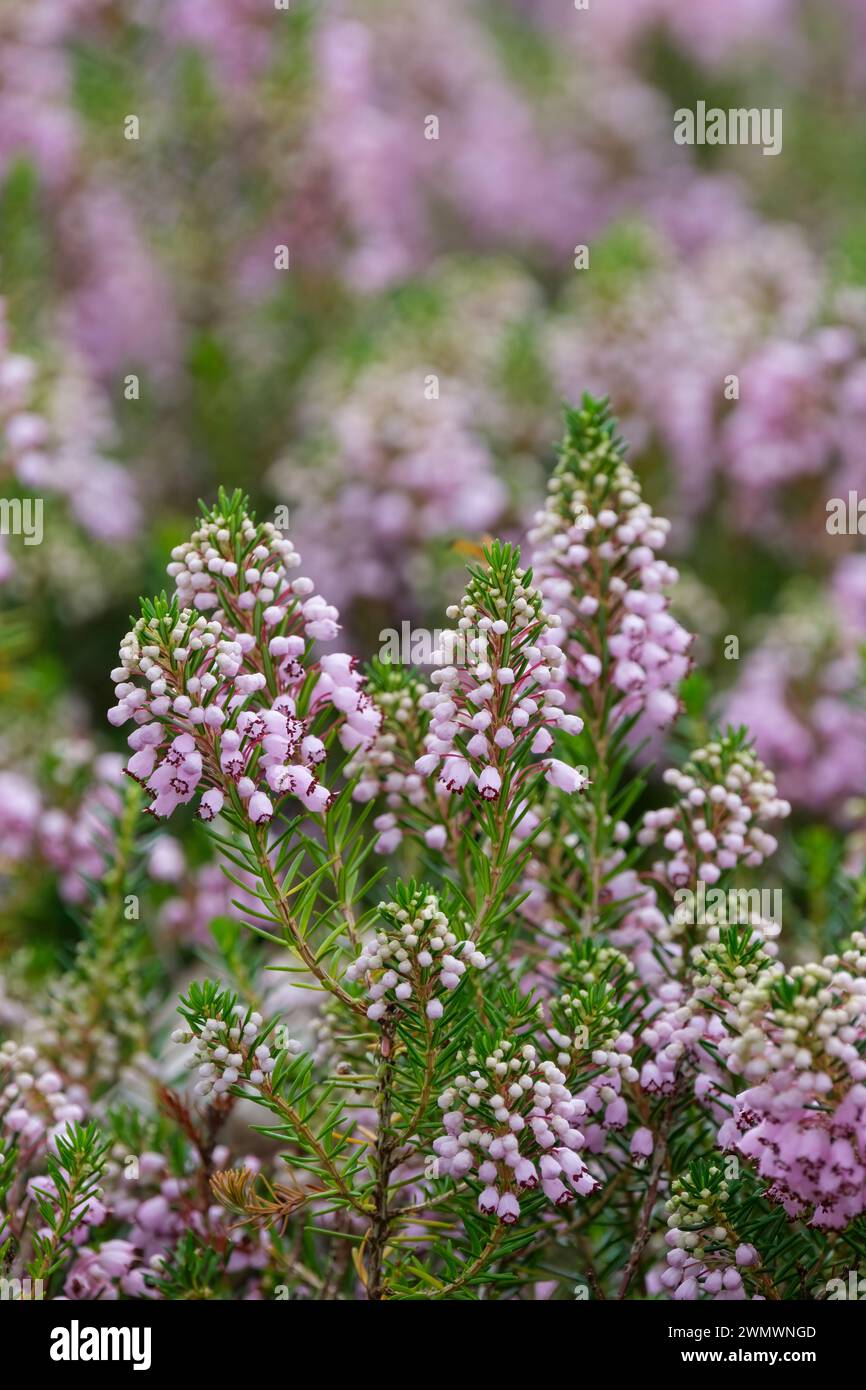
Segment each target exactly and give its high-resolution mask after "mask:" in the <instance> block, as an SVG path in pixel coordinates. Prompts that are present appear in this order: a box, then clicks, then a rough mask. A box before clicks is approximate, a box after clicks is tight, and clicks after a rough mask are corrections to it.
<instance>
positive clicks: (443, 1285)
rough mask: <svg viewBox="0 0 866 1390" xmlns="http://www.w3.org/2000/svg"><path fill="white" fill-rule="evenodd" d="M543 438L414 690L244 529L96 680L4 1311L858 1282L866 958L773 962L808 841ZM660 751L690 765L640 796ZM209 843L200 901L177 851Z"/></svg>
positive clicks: (16, 1081) (16, 1095) (10, 1047)
mask: <svg viewBox="0 0 866 1390" xmlns="http://www.w3.org/2000/svg"><path fill="white" fill-rule="evenodd" d="M565 424H566V429H565V437H564V440H563V443H562V446H561V449H560V457H559V463H558V464H557V466H556V468H555V469H554V472H553V474H552V476H551V480H550V485H549V490H548V497H547V501H546V503H545V506H544V507H543V508H542V509H541V511H540V512H539V513H538V516H537V518H536V521H535V524H534V526H533V528H532V531H531V533H530V536H529V539H528V545H527V547H526V552H525V553H526V560H524V558H523V554H522V553H521V551H520V550H519V549H518V547H517V546H516V545H514V544H512V543H503V542H499V541H493V542H491V543H490V544H489V545H487V546H486V547H485V548H484V550H483V553H482V555H481V556H480V557H479V558H478V560H477V561H475V562H473V563H471V564H470V565H469V566H468V572H467V576H466V581H465V587H464V590H463V592H462V594H459V595H456V596H455V601H454V603H453V604H451V605H450V606H449V608H448V609H447V612H446V620H447V622H448V623H450V624H451V626H450V627H447V628H444V629H443V630H442V632H441V634H440V644H441V645H440V650H439V651H438V652H437V659H438V664H436V665H434V667H433V669H432V671H431V672H429V673H427V674H426V675H422V674H421V673H419V672H415V671H413V670H411V669H407V668H403V667H399V666H394V665H390V664H389V663H387V662H385V661H383V660H381V659H374V660H373V661H372V662H371V663H370V664H369V665H368V666H367V667H366V668H363V667H361V666H360V664H359V663H358V662H357V661H356V660H355V659H354V658H352V657H350V656H348V655H346V654H344V653H340V652H339V651H331V650H328V647H329V646H331V645H332V644H334V643H335V642H337V641H338V637H339V616H338V614H337V612H336V610H335V609H334V608H333V607H332V606H331V605H329V604H328V603H327V601H326V600H325V599H324V598H322V597H321V596H320V595H318V594H317V593H316V592H315V589H314V585H313V584H312V582H311V581H310V580H308V579H306V578H304V577H302V576H299V575H297V574H296V571H298V570H299V569H300V559H299V556H298V554H297V552H296V550H295V548H294V546H293V544H292V543H291V542H290V541H289V539H288V538H287V537H286V536H284V535H283V534H282V533H281V532H280V531H279V530H278V528H277V527H276V526H275V525H274V524H273V523H271V522H269V521H265V522H258V521H256V519H255V517H254V516H253V515H252V513H251V512H250V510H249V506H248V503H247V501H246V499H245V498H244V497H243V496H242V495H241V494H240V493H239V492H236V493H234V494H231V495H229V494H227V493H221V494H220V495H219V497H218V499H217V502H216V504H215V505H214V507H212V508H204V509H203V513H202V518H201V520H200V521H199V523H198V524H197V526H196V529H195V530H194V531H193V532H192V535H191V537H190V539H189V541H188V542H185V543H183V544H181V545H179V546H177V547H175V549H174V550H173V552H172V555H171V560H170V564H169V575H170V577H171V579H172V581H173V585H174V592H173V593H171V594H169V593H168V592H166V593H163V594H161V595H159V596H157V597H156V598H154V599H152V600H144V601H143V603H142V610H141V616H140V617H137V618H135V619H134V620H133V621H132V623H131V626H130V630H129V632H128V633H127V634H126V635H125V636H124V637H123V639H122V642H121V646H120V657H119V662H120V664H119V665H118V666H117V667H116V668H115V670H114V671H113V672H112V678H113V681H114V684H115V698H116V704H115V705H114V706H112V708H111V710H110V711H109V719H110V722H111V724H113V725H115V726H116V727H119V728H123V727H124V726H126V728H127V739H128V743H129V758H128V761H127V764H126V773H127V775H128V776H127V783H126V790H125V791H124V789H123V787H122V786H121V787H119V788H118V787H117V784H116V783H111V782H109V785H110V786H112V787H113V788H114V790H113V791H112V794H111V795H110V796H106V795H105V794H103V798H102V801H101V802H100V803H99V811H98V815H99V816H100V817H101V819H102V822H103V826H104V833H103V835H102V836H101V837H100V838H99V840H98V841H97V842H95V843H97V844H98V847H99V857H100V858H101V861H102V869H101V871H100V872H99V873H94V874H93V876H92V877H91V878H89V879H87V880H86V881H85V882H86V889H87V893H88V895H89V905H88V906H86V907H85V908H84V909H83V916H82V938H81V941H80V944H79V947H78V952H77V955H76V959H75V962H74V964H73V965H72V967H71V968H70V970H69V971H68V972H67V973H66V975H65V976H64V977H63V979H62V981H61V983H60V985H59V986H58V987H57V988H55V989H54V990H53V991H52V994H51V998H50V1001H49V1003H48V1005H47V1008H46V1009H44V1010H42V1012H41V1015H40V1016H39V1017H35V1016H33V1015H32V1014H31V1013H30V1012H29V1011H28V1010H27V1008H26V1007H18V1009H17V1011H16V1009H15V1008H13V1007H12V1003H13V1001H12V999H11V998H10V999H9V1001H8V1002H7V1001H0V1002H2V1005H3V1012H2V1017H3V1028H4V1032H5V1033H6V1034H7V1035H8V1037H7V1041H5V1042H4V1043H3V1045H2V1049H0V1067H2V1089H0V1116H2V1125H3V1157H2V1165H0V1194H2V1204H3V1205H2V1221H3V1226H2V1230H0V1257H2V1262H3V1270H4V1277H8V1278H11V1279H17V1280H19V1281H24V1280H26V1279H29V1280H31V1281H36V1280H39V1281H41V1286H42V1287H43V1288H44V1290H45V1291H46V1296H50V1297H55V1296H58V1295H60V1294H62V1295H63V1296H65V1297H69V1298H88V1297H100V1298H167V1299H174V1298H220V1299H231V1298H275V1299H281V1298H303V1299H325V1300H327V1299H372V1300H375V1301H383V1300H394V1299H397V1300H418V1299H424V1300H450V1299H485V1300H490V1299H494V1300H498V1299H511V1298H520V1299H535V1298H545V1297H551V1296H552V1297H571V1296H573V1295H574V1291H575V1289H576V1290H577V1291H578V1296H579V1297H585V1296H589V1297H593V1298H615V1299H633V1298H640V1299H645V1298H674V1299H677V1300H692V1299H722V1300H729V1299H752V1298H759V1299H789V1298H802V1297H819V1296H824V1295H822V1290H824V1291H826V1288H827V1287H828V1284H829V1281H831V1280H834V1279H839V1278H841V1279H842V1280H843V1281H844V1280H845V1278H846V1277H847V1274H846V1271H847V1270H848V1269H849V1267H851V1266H852V1264H853V1263H856V1261H857V1259H858V1258H859V1257H860V1255H861V1252H862V1250H863V1248H864V1235H863V1226H862V1223H863V1219H864V1212H863V1191H864V1171H863V1166H864V1164H866V1150H864V1147H863V1133H864V1127H863V1126H864V1118H863V1117H864V1114H866V1088H864V1079H866V1056H864V1053H866V1031H864V1019H863V1014H864V1007H866V1005H864V1000H866V944H864V939H863V936H862V933H861V932H859V930H854V931H853V932H851V931H850V929H849V934H848V937H847V939H842V940H840V941H839V942H838V944H837V945H834V946H833V948H832V950H831V952H830V953H829V954H826V953H825V954H823V955H822V956H816V957H815V958H813V959H812V960H805V961H803V960H799V961H796V962H795V963H789V957H788V955H787V953H786V942H785V935H784V932H782V933H781V935H780V933H779V926H780V924H779V922H777V921H770V920H767V918H766V917H764V916H763V915H762V914H761V912H760V911H759V910H758V908H757V907H756V906H755V902H756V901H761V896H760V893H759V894H758V895H757V898H755V897H754V889H755V888H757V887H760V886H761V885H764V884H766V883H767V882H768V881H772V882H778V881H779V880H778V875H777V872H776V871H775V870H773V869H772V867H771V865H772V861H773V859H774V856H775V854H776V850H777V831H778V826H779V824H780V823H781V822H783V821H784V820H785V819H786V818H787V816H788V815H789V813H790V810H791V808H790V806H789V804H788V802H787V801H785V800H784V799H783V798H782V797H781V796H779V794H778V792H777V789H776V785H775V781H774V778H773V776H772V773H771V772H769V771H768V769H767V768H766V767H765V765H764V764H763V763H762V762H761V761H760V759H758V758H757V756H756V755H755V753H754V751H753V749H752V747H751V745H750V741H749V737H748V732H747V730H746V729H744V728H737V729H734V728H727V729H721V730H717V731H707V732H703V734H702V736H701V737H698V733H699V730H698V727H697V726H696V724H695V722H694V720H693V719H692V718H691V717H690V716H689V715H688V714H687V713H685V712H684V709H683V705H682V695H681V692H682V690H683V689H685V688H686V687H687V685H688V680H689V679H690V672H691V661H692V658H691V655H690V649H691V639H690V635H689V633H688V632H687V631H686V630H685V628H684V627H683V626H682V625H681V624H680V623H679V622H678V621H677V620H676V619H675V618H674V617H673V615H672V613H671V610H670V598H671V591H672V589H673V586H675V584H676V580H677V574H676V571H675V569H674V568H673V567H672V566H671V565H669V564H668V563H667V562H666V561H665V560H664V559H663V558H662V552H663V550H664V547H665V543H666V540H667V535H668V525H667V522H666V521H665V519H664V518H662V517H659V516H657V515H656V514H655V513H654V512H653V511H652V509H651V508H650V507H649V506H648V504H647V503H645V502H644V501H643V498H642V491H641V486H640V481H639V479H638V477H637V475H636V474H635V473H634V472H633V471H632V469H631V468H630V467H629V465H628V463H627V462H626V459H625V452H624V447H623V445H622V443H621V442H620V440H619V437H618V435H617V432H616V426H615V422H614V420H613V419H612V418H611V416H610V414H609V412H608V409H607V406H606V404H605V403H604V402H603V401H599V400H595V399H593V398H591V397H588V396H587V397H585V398H584V399H583V401H582V403H581V404H580V406H579V407H576V408H573V409H569V410H568V411H567V412H566V421H565ZM530 561H531V563H530ZM659 724H664V725H667V726H671V725H675V726H677V727H679V728H680V729H681V731H682V733H681V737H682V739H683V741H685V742H687V743H688V744H690V745H691V746H688V747H686V748H685V750H684V752H683V755H682V756H681V758H680V760H679V762H678V763H677V765H676V766H673V767H671V768H669V769H668V770H667V771H665V772H664V775H663V776H662V778H661V779H660V781H657V782H655V783H654V784H653V789H650V788H649V786H648V782H647V777H648V768H647V764H646V750H645V745H646V742H647V740H648V739H649V740H650V742H652V740H654V739H655V738H656V730H657V727H658V725H659ZM130 726H131V731H129V730H130ZM641 750H643V752H642V751H641ZM19 800H20V795H19ZM143 811H146V812H148V813H149V818H150V820H151V821H153V820H155V821H156V823H157V824H156V828H155V829H147V828H146V825H147V817H145V816H143V815H142V814H141V813H142V812H143ZM191 814H192V815H194V817H195V822H197V824H198V827H199V829H198V831H197V832H196V834H197V836H198V835H200V836H201V837H203V840H202V843H203V842H204V839H206V840H207V841H208V842H209V844H210V846H211V855H210V857H209V858H200V859H199V860H198V865H197V866H196V863H195V862H190V861H189V860H188V859H187V856H186V854H185V853H184V852H183V851H182V850H181V848H180V841H178V840H177V839H175V838H174V836H173V834H172V833H171V832H170V831H169V830H168V828H167V825H166V823H167V822H168V821H172V823H175V822H178V821H181V822H182V820H183V818H184V817H186V818H187V821H188V820H189V817H190V815H191ZM32 819H33V821H34V822H38V820H39V807H38V805H37V807H36V809H35V811H34V813H33V816H32ZM189 828H190V829H192V827H189ZM20 833H21V834H22V835H23V836H24V843H28V842H29V841H28V837H30V836H32V835H34V834H35V833H36V831H35V829H34V827H33V826H31V825H30V824H29V823H28V822H26V821H25V822H24V823H23V824H22V826H21V831H20ZM211 867H212V869H213V870H214V871H216V872H218V873H219V874H220V876H221V877H222V880H223V882H224V883H225V885H226V887H225V895H224V896H222V897H219V896H217V898H216V902H217V903H218V904H219V907H220V915H212V916H211V922H210V931H209V932H205V936H204V938H200V935H199V934H200V931H201V928H199V927H195V928H193V926H192V923H193V922H194V921H195V920H196V919H197V916H198V914H199V913H200V912H201V910H202V909H201V908H199V907H198V906H196V903H197V896H196V895H197V894H198V893H200V892H206V893H213V891H214V890H213V888H212V887H205V879H204V878H203V877H202V876H203V875H205V876H206V875H207V874H209V873H210V872H211ZM768 876H770V877H769V880H768ZM154 884H156V887H157V890H158V891H157V897H156V899H155V901H156V903H157V904H158V903H159V902H160V900H161V899H160V895H161V893H163V892H169V893H170V894H173V895H174V896H170V897H169V899H168V905H171V904H172V903H173V904H174V909H173V913H172V918H171V920H172V929H171V930H172V934H171V935H170V936H168V937H167V938H165V940H164V942H163V944H162V947H161V949H160V951H159V952H156V953H155V952H154V950H153V941H152V938H150V937H149V935H148V933H146V932H144V931H143V930H142V927H141V925H140V920H139V905H140V901H141V895H142V894H147V893H148V892H152V891H153V885H154ZM166 885H171V888H170V889H169V888H166ZM699 888H700V889H701V891H702V893H703V894H704V895H705V896H706V900H707V902H708V903H709V910H708V911H706V912H705V913H700V914H695V913H694V912H692V913H689V912H688V911H684V910H683V906H682V904H683V894H684V893H685V894H688V893H691V894H694V895H697V892H698V889H699ZM714 891H715V893H716V896H715V897H713V896H712V894H713V892H714ZM783 891H784V888H783ZM211 901H213V900H211ZM849 901H850V903H851V904H852V905H853V904H855V903H856V901H858V898H857V894H856V893H855V892H852V893H851V894H850V898H849ZM729 904H733V905H734V906H733V909H731V907H729V906H728V905H729ZM165 907H166V904H164V905H163V910H165ZM857 920H858V919H856V918H852V926H854V927H856V924H857ZM186 922H188V923H189V924H190V931H191V933H192V934H191V935H190V936H189V937H188V938H187V943H188V944H187V947H186V948H184V947H183V943H182V938H181V941H180V942H178V941H177V939H176V937H177V933H178V932H181V933H182V931H183V927H184V924H185V923H186ZM205 940H209V943H210V944H209V945H202V944H198V945H195V943H196V942H197V941H205ZM193 946H194V950H195V954H194V955H193V957H192V958H191V960H190V959H189V958H187V960H186V967H185V968H186V972H187V983H186V984H185V987H184V988H183V992H182V993H181V996H180V999H179V1001H178V1000H177V998H176V996H175V998H174V1000H172V993H173V991H174V989H175V986H176V980H177V974H178V971H177V965H178V964H179V963H180V962H179V961H178V962H176V963H175V964H172V963H171V962H170V960H168V959H167V958H166V952H167V951H168V952H170V951H173V950H183V949H189V948H190V947H193ZM202 959H204V962H205V964H206V966H207V970H208V975H207V977H206V978H205V977H204V974H203V972H201V973H200V971H201V964H202ZM190 964H192V966H193V969H192V973H190V971H189V966H190ZM274 980H276V981H277V983H276V984H274V983H273V981H274ZM12 985H13V994H14V989H15V985H16V977H15V975H14V974H13V977H12ZM174 1008H176V1009H177V1014H175V1022H174V1023H172V1022H171V1021H170V1019H171V1014H172V1012H173V1009H174ZM178 1014H179V1019H178ZM169 1034H170V1036H169ZM21 1286H22V1287H24V1284H23V1282H22V1285H21Z"/></svg>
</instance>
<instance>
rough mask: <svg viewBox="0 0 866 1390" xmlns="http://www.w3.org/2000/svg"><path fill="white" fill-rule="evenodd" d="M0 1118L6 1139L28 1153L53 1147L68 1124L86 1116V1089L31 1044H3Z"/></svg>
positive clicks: (9, 1042)
mask: <svg viewBox="0 0 866 1390" xmlns="http://www.w3.org/2000/svg"><path fill="white" fill-rule="evenodd" d="M0 1080H2V1090H0V1117H2V1127H3V1132H4V1133H5V1135H6V1138H7V1142H17V1143H18V1144H19V1146H20V1147H21V1148H22V1149H24V1150H26V1151H29V1152H34V1151H38V1150H40V1149H42V1148H45V1147H46V1146H48V1147H51V1146H52V1145H53V1144H54V1143H55V1141H56V1139H57V1137H58V1135H62V1134H63V1133H64V1132H65V1130H66V1126H67V1125H68V1124H69V1123H75V1122H78V1121H81V1120H83V1119H84V1118H85V1115H86V1113H87V1108H88V1104H89V1101H88V1097H87V1093H86V1090H85V1089H84V1088H83V1087H82V1086H80V1085H77V1084H75V1083H72V1084H70V1083H68V1082H64V1080H63V1078H62V1076H60V1075H59V1074H58V1072H57V1071H56V1070H55V1069H54V1068H53V1067H52V1066H51V1065H50V1064H49V1063H48V1062H46V1060H45V1058H44V1057H42V1056H41V1055H40V1053H39V1051H38V1050H37V1049H36V1048H35V1047H32V1046H30V1044H18V1043H15V1042H13V1041H12V1040H9V1041H7V1042H4V1043H3V1045H2V1047H0Z"/></svg>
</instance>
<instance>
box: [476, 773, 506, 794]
mask: <svg viewBox="0 0 866 1390" xmlns="http://www.w3.org/2000/svg"><path fill="white" fill-rule="evenodd" d="M501 788H502V778H501V777H500V775H499V773H498V772H497V771H496V768H495V767H485V769H484V771H483V772H482V773H481V776H480V777H479V778H478V791H479V793H480V795H481V796H482V797H483V798H484V800H485V801H493V800H495V799H496V797H497V796H498V795H499V792H500V790H501Z"/></svg>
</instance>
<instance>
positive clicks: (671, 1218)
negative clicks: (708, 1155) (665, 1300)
mask: <svg viewBox="0 0 866 1390" xmlns="http://www.w3.org/2000/svg"><path fill="white" fill-rule="evenodd" d="M730 1195H731V1194H730V1186H729V1184H728V1181H727V1179H726V1178H725V1177H724V1175H723V1169H722V1166H721V1165H720V1164H719V1163H713V1162H706V1161H703V1162H702V1161H698V1162H695V1163H693V1164H692V1166H691V1169H690V1171H689V1172H688V1173H687V1174H686V1175H684V1177H682V1178H675V1179H674V1181H673V1183H672V1184H671V1195H670V1197H669V1198H668V1201H667V1212H668V1223H667V1224H668V1231H667V1235H666V1236H665V1243H666V1244H667V1247H668V1251H667V1255H666V1257H665V1263H666V1268H665V1269H664V1271H663V1272H661V1273H658V1272H657V1271H653V1272H651V1274H650V1278H649V1280H648V1284H649V1288H650V1292H653V1293H654V1292H666V1293H668V1294H672V1295H673V1297H674V1298H675V1299H676V1300H677V1301H686V1302H688V1301H690V1300H692V1299H696V1298H698V1297H699V1295H700V1293H705V1294H709V1295H710V1297H712V1298H713V1299H714V1300H715V1301H717V1302H737V1301H740V1300H742V1299H745V1298H749V1297H752V1298H763V1297H764V1295H763V1293H757V1292H752V1293H751V1294H750V1293H749V1292H748V1289H747V1287H746V1284H745V1283H744V1281H743V1275H744V1274H746V1275H747V1278H748V1280H749V1285H750V1286H751V1287H752V1289H754V1288H755V1287H756V1281H758V1280H759V1279H760V1269H759V1266H760V1257H759V1255H758V1252H757V1250H756V1249H755V1247H754V1245H750V1244H747V1243H746V1242H744V1241H739V1242H738V1240H737V1237H736V1234H735V1232H734V1231H733V1230H732V1227H731V1224H730V1220H729V1212H728V1204H729V1202H730Z"/></svg>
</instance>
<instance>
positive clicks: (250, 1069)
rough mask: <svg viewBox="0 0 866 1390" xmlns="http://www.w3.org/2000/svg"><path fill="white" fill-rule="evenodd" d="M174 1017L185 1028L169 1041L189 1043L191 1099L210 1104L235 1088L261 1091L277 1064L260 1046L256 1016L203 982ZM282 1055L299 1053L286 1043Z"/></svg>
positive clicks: (266, 1048) (265, 1033) (263, 1033)
mask: <svg viewBox="0 0 866 1390" xmlns="http://www.w3.org/2000/svg"><path fill="white" fill-rule="evenodd" d="M180 1012H181V1013H182V1014H183V1016H184V1018H185V1019H186V1021H187V1025H188V1026H187V1027H186V1028H176V1029H175V1030H174V1032H173V1033H172V1035H171V1040H172V1042H174V1043H189V1042H194V1043H195V1046H194V1049H193V1059H194V1061H195V1062H197V1063H198V1075H199V1080H198V1081H197V1082H196V1086H195V1093H196V1095H198V1096H202V1097H204V1098H207V1099H209V1100H211V1101H216V1100H218V1099H219V1098H220V1097H221V1096H225V1095H227V1094H228V1093H229V1092H230V1091H231V1088H232V1087H233V1086H236V1085H238V1084H239V1083H240V1082H244V1081H245V1082H248V1083H249V1084H250V1085H251V1086H254V1087H258V1086H262V1085H263V1084H264V1083H265V1081H266V1080H267V1078H268V1077H269V1076H270V1075H271V1074H272V1073H273V1071H274V1069H275V1067H276V1065H277V1059H276V1057H274V1056H273V1055H272V1053H271V1048H270V1046H269V1045H268V1043H267V1042H266V1041H265V1039H266V1037H267V1036H268V1033H269V1031H270V1030H269V1029H268V1028H263V1026H262V1025H263V1019H262V1016H261V1014H260V1013H258V1012H256V1011H255V1010H253V1009H245V1008H244V1007H243V1005H241V1004H239V1003H238V1001H237V999H236V998H235V997H234V996H233V995H231V994H229V993H227V992H225V991H222V990H219V989H217V988H216V987H215V986H213V985H211V984H210V982H209V981H205V983H204V984H203V985H201V986H198V985H195V986H193V987H192V989H191V990H190V993H189V996H188V997H187V998H186V999H182V1000H181V1003H180ZM286 1050H287V1051H288V1052H299V1051H300V1044H299V1043H295V1042H293V1041H290V1042H287V1044H286Z"/></svg>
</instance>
